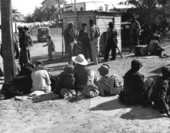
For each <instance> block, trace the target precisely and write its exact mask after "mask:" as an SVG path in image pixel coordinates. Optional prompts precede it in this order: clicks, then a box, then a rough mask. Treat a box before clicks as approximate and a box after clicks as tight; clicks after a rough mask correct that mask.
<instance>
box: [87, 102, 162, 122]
mask: <svg viewBox="0 0 170 133" xmlns="http://www.w3.org/2000/svg"><path fill="white" fill-rule="evenodd" d="M129 108H130V111H127V110H126V109H129ZM118 109H122V110H120V111H118ZM89 110H90V111H92V112H93V111H95V112H96V111H103V112H105V111H106V112H105V113H109V112H108V111H113V112H112V114H115V111H118V112H117V113H118V114H120V113H121V114H120V117H121V118H122V119H127V120H129V119H130V120H134V119H142V120H144V119H156V118H161V117H165V116H164V115H161V114H160V113H159V111H158V110H156V109H153V108H152V107H149V106H148V107H142V106H126V105H123V104H122V103H120V102H119V100H118V99H114V100H110V101H107V102H103V103H101V104H98V105H97V106H95V107H92V108H90V109H89Z"/></svg>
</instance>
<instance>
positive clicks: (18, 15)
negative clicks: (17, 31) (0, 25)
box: [12, 9, 24, 22]
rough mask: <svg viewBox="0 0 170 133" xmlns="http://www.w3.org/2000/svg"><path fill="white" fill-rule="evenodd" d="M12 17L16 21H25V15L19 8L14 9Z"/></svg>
mask: <svg viewBox="0 0 170 133" xmlns="http://www.w3.org/2000/svg"><path fill="white" fill-rule="evenodd" d="M12 19H13V21H14V22H17V21H24V16H23V15H22V14H21V13H20V12H19V11H18V10H17V9H12Z"/></svg>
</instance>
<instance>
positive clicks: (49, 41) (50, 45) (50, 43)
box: [43, 36, 55, 60]
mask: <svg viewBox="0 0 170 133" xmlns="http://www.w3.org/2000/svg"><path fill="white" fill-rule="evenodd" d="M45 46H48V57H49V60H53V55H52V53H53V52H54V51H55V45H54V43H53V41H52V39H51V36H48V37H47V44H46V45H44V46H43V47H45Z"/></svg>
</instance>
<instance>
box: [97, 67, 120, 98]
mask: <svg viewBox="0 0 170 133" xmlns="http://www.w3.org/2000/svg"><path fill="white" fill-rule="evenodd" d="M98 71H99V73H100V75H101V78H100V79H99V80H98V81H97V86H98V88H99V92H100V95H101V96H110V95H116V94H119V93H120V91H121V90H122V83H121V81H120V80H119V77H118V75H116V74H110V73H109V71H110V66H109V65H107V64H103V65H101V66H100V67H99V69H98Z"/></svg>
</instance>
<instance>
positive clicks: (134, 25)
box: [130, 16, 141, 50]
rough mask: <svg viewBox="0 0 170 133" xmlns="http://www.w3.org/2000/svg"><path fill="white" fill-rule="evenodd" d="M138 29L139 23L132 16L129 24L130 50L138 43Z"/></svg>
mask: <svg viewBox="0 0 170 133" xmlns="http://www.w3.org/2000/svg"><path fill="white" fill-rule="evenodd" d="M140 31H141V27H140V23H139V22H138V21H137V20H136V17H135V16H133V17H132V20H131V25H130V43H131V50H132V47H134V46H137V45H139V35H140Z"/></svg>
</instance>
